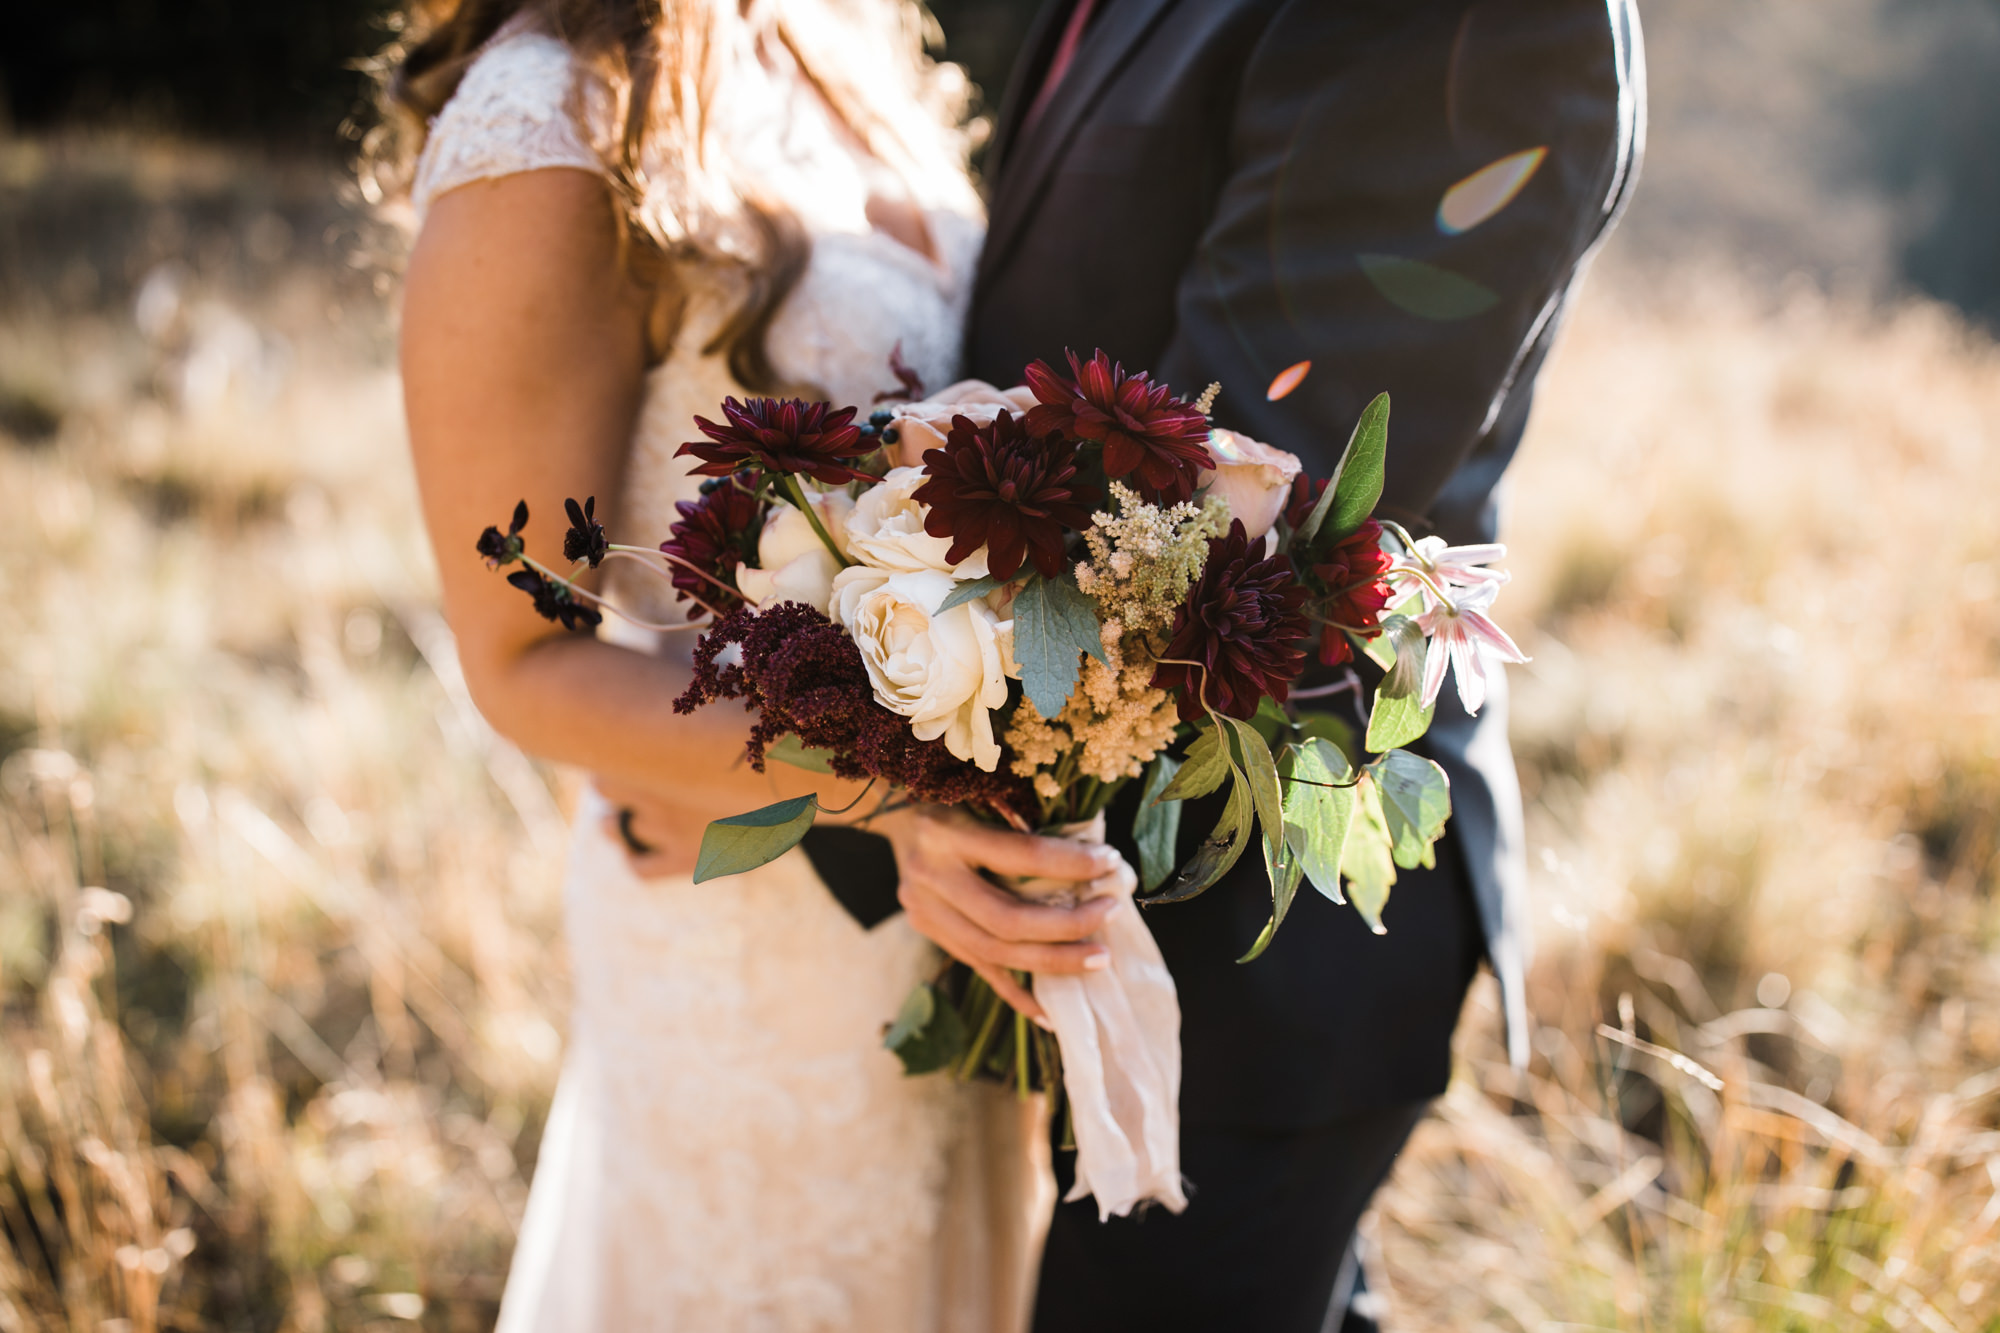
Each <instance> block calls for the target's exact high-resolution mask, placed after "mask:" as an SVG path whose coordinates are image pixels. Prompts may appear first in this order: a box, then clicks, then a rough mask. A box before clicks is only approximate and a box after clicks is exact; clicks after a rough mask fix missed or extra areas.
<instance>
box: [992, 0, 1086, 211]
mask: <svg viewBox="0 0 2000 1333" xmlns="http://www.w3.org/2000/svg"><path fill="white" fill-rule="evenodd" d="M1074 4H1075V0H1047V3H1046V4H1044V5H1043V6H1042V7H1041V9H1040V10H1038V11H1037V12H1036V14H1035V21H1034V22H1033V23H1031V24H1029V25H1028V35H1027V37H1025V38H1024V39H1023V40H1022V42H1021V54H1020V57H1019V58H1018V59H1016V60H1015V61H1014V68H1013V71H1012V72H1011V73H1010V74H1009V75H1008V76H1007V90H1006V92H1005V93H1004V94H1003V95H1002V96H1001V98H1000V109H999V111H998V112H997V113H996V114H995V116H994V118H993V142H992V143H990V144H988V145H987V146H986V178H987V181H988V182H989V184H993V185H997V184H998V182H999V180H1000V177H1001V175H1002V174H1003V173H1004V172H1005V171H1006V169H1007V156H1008V154H1009V153H1010V152H1012V151H1013V148H1014V140H1015V138H1016V136H1017V135H1018V134H1019V133H1020V129H1021V117H1023V116H1025V115H1027V114H1028V107H1029V106H1030V105H1032V104H1033V102H1034V100H1035V92H1036V90H1037V89H1039V88H1040V87H1041V86H1042V79H1043V77H1044V76H1045V75H1046V74H1047V72H1048V68H1049V61H1050V59H1051V58H1052V57H1053V56H1054V55H1055V43H1056V38H1057V36H1058V35H1059V34H1060V33H1061V32H1062V25H1063V20H1065V19H1067V18H1068V17H1069V13H1070V10H1071V8H1072V7H1073V6H1074Z"/></svg>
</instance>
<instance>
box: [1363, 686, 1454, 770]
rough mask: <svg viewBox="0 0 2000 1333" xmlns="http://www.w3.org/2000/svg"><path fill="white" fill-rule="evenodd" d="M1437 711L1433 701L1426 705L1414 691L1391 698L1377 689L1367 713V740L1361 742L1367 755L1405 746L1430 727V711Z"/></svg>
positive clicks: (1431, 712)
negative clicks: (1420, 701)
mask: <svg viewBox="0 0 2000 1333" xmlns="http://www.w3.org/2000/svg"><path fill="white" fill-rule="evenodd" d="M1436 711H1437V705H1436V704H1432V705H1431V706H1430V707H1429V708H1425V707H1423V706H1422V705H1421V704H1420V703H1419V702H1418V700H1417V696H1416V695H1414V694H1406V695H1404V696H1402V697H1401V698H1394V697H1392V696H1390V695H1389V694H1387V693H1386V692H1384V691H1381V690H1377V691H1376V692H1375V708H1374V711H1372V712H1371V713H1369V714H1368V739H1367V740H1366V741H1364V742H1363V744H1365V745H1366V746H1367V747H1368V753H1370V754H1381V753H1383V752H1384V751H1386V750H1393V749H1395V748H1396V747H1397V746H1399V745H1408V744H1409V743H1410V742H1411V741H1413V740H1415V739H1416V738H1417V737H1419V736H1421V735H1423V734H1424V733H1425V732H1426V731H1429V730H1430V729H1431V714H1433V713H1435V712H1436Z"/></svg>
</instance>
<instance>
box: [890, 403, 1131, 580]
mask: <svg viewBox="0 0 2000 1333" xmlns="http://www.w3.org/2000/svg"><path fill="white" fill-rule="evenodd" d="M924 472H925V474H926V475H927V476H928V477H929V478H930V480H929V481H926V482H925V483H924V484H923V485H921V486H919V487H917V489H916V490H915V491H914V492H912V493H911V498H912V499H915V500H919V501H921V502H922V503H924V504H927V505H929V506H930V507H931V508H930V513H929V514H928V515H927V516H926V517H925V518H924V531H925V532H928V533H929V534H930V535H931V536H933V537H949V538H951V549H950V550H949V551H946V552H945V557H944V558H945V559H947V560H950V561H952V562H954V563H956V562H957V561H960V560H963V559H965V558H966V557H967V556H969V555H971V554H972V553H973V552H974V551H977V550H978V549H979V548H980V547H982V546H984V547H985V548H986V568H987V569H988V571H989V572H991V573H992V575H993V577H994V578H996V579H1011V578H1013V577H1014V575H1015V574H1016V573H1018V572H1019V570H1020V568H1021V562H1022V561H1023V560H1025V559H1027V558H1028V556H1029V554H1030V553H1032V554H1033V556H1034V560H1035V568H1036V569H1039V570H1041V571H1042V576H1043V577H1044V578H1051V579H1052V578H1054V577H1055V576H1056V575H1058V574H1060V573H1062V567H1063V530H1064V529H1065V528H1070V529H1076V530H1081V529H1083V528H1086V527H1088V526H1090V511H1091V508H1092V507H1093V506H1094V505H1096V503H1097V488H1096V487H1094V486H1090V485H1088V484H1085V483H1083V482H1079V481H1078V480H1077V479H1076V445H1074V444H1072V443H1071V442H1070V441H1068V440H1065V439H1064V438H1063V437H1062V436H1060V435H1045V436H1035V435H1030V434H1029V433H1028V432H1027V430H1026V428H1025V427H1023V425H1022V424H1021V422H1020V421H1019V420H1018V419H1017V418H1015V417H1014V416H1013V415H1012V414H1011V413H1008V412H1006V411H1002V412H1001V413H1000V414H999V415H998V416H996V417H994V418H993V422H992V424H991V425H986V426H977V425H974V424H973V423H972V421H971V420H969V419H968V418H966V417H953V418H952V419H951V432H950V433H949V434H948V435H946V436H945V442H944V448H942V449H931V450H927V451H926V452H925V454H924Z"/></svg>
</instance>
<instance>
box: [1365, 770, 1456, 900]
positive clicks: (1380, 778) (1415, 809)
mask: <svg viewBox="0 0 2000 1333" xmlns="http://www.w3.org/2000/svg"><path fill="white" fill-rule="evenodd" d="M1368 771H1369V772H1370V773H1372V774H1374V775H1375V780H1376V783H1377V784H1378V785H1379V786H1380V787H1381V790H1382V812H1383V815H1384V816H1385V818H1386V821H1387V825H1388V829H1389V836H1390V840H1391V843H1392V845H1393V847H1394V849H1395V858H1396V864H1397V865H1399V866H1401V867H1403V869H1405V870H1413V869H1415V868H1416V867H1418V866H1420V865H1421V866H1434V865H1436V864H1437V850H1436V844H1437V840H1438V838H1439V837H1440V836H1442V835H1443V833H1444V826H1445V821H1446V820H1448V819H1450V818H1451V779H1449V778H1447V777H1446V776H1445V773H1444V770H1443V769H1442V768H1439V767H1438V766H1437V765H1436V764H1434V763H1432V762H1431V761H1430V760H1428V759H1424V758H1421V757H1420V756H1418V755H1414V754H1411V753H1410V752H1409V751H1408V750H1391V751H1389V752H1388V753H1387V754H1385V755H1383V756H1382V757H1381V758H1380V759H1378V760H1376V761H1375V762H1374V763H1372V764H1370V765H1369V766H1368Z"/></svg>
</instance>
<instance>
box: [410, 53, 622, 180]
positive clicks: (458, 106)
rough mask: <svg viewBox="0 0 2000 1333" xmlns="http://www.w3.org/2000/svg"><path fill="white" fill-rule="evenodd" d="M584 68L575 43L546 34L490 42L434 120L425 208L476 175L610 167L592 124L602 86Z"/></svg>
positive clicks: (427, 146) (425, 168)
mask: <svg viewBox="0 0 2000 1333" xmlns="http://www.w3.org/2000/svg"><path fill="white" fill-rule="evenodd" d="M583 73H584V71H583V70H582V69H581V68H580V64H579V62H578V61H577V59H576V57H575V55H574V54H573V53H572V52H571V50H570V49H569V47H568V46H566V45H564V44H563V43H562V42H561V41H559V40H557V39H556V38H554V37H551V36H548V35H547V34H545V33H539V32H534V31H532V30H518V31H514V32H503V33H502V34H501V35H500V36H498V37H496V38H495V39H494V40H493V41H492V42H490V43H488V44H487V46H486V49H485V50H483V51H481V52H480V53H479V55H478V56H476V57H475V58H474V59H473V61H472V64H471V65H470V66H469V67H467V69H466V72H465V77H464V78H463V79H462V80H461V81H460V83H459V85H458V90H457V91H456V92H454V93H453V94H452V96H451V100H450V101H449V102H447V103H445V106H444V110H442V111H440V112H438V114H437V118H436V119H435V120H433V121H432V122H431V126H430V132H429V134H428V136H427V137H426V138H425V141H424V149H423V154H422V156H421V157H419V158H418V160H417V172H416V179H415V180H414V181H413V182H412V183H411V190H410V193H411V199H412V202H413V203H414V204H415V205H416V207H417V209H418V211H419V212H422V211H423V210H424V209H425V208H426V207H427V206H428V205H429V204H430V201H431V200H433V199H435V198H436V197H437V196H438V195H441V194H443V193H444V192H445V191H447V190H451V189H455V188H457V187H458V186H460V185H465V184H468V183H470V182H472V181H476V180H490V179H492V178H493V177H496V176H508V175H513V174H515V173H517V172H522V171H538V170H542V169H545V168H550V167H574V168H578V169H580V170H584V171H601V170H603V158H602V157H601V156H600V155H599V154H598V152H597V151H596V149H594V148H593V147H592V146H591V138H592V136H591V134H590V131H589V128H588V125H587V124H586V120H587V118H589V117H591V116H592V113H593V109H594V107H593V103H594V101H595V100H596V95H597V94H598V92H599V90H598V89H596V88H595V87H594V86H593V83H594V81H592V80H590V79H588V78H583V77H579V76H580V75H581V74H583Z"/></svg>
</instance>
